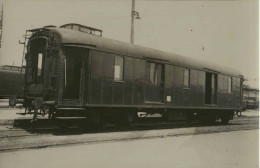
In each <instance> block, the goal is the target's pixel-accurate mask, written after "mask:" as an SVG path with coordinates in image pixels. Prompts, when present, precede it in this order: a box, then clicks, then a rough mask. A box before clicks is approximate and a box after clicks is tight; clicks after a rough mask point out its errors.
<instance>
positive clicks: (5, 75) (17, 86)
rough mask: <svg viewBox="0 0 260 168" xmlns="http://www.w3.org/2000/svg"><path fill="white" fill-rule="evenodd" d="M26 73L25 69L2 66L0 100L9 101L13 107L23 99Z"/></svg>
mask: <svg viewBox="0 0 260 168" xmlns="http://www.w3.org/2000/svg"><path fill="white" fill-rule="evenodd" d="M24 73H25V68H24V67H18V66H12V65H4V66H0V99H9V106H11V107H13V106H15V105H16V103H19V100H20V99H21V98H23V95H24V91H23V86H24ZM20 103H21V102H20Z"/></svg>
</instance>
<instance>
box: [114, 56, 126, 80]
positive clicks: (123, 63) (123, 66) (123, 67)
mask: <svg viewBox="0 0 260 168" xmlns="http://www.w3.org/2000/svg"><path fill="white" fill-rule="evenodd" d="M114 58H115V59H114V67H113V68H114V72H113V81H114V82H124V70H125V58H124V57H123V56H120V55H115V57H114ZM116 58H122V67H120V72H122V74H120V72H119V76H120V77H119V79H117V78H115V77H116V76H115V72H116Z"/></svg>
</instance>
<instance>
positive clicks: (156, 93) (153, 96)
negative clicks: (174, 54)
mask: <svg viewBox="0 0 260 168" xmlns="http://www.w3.org/2000/svg"><path fill="white" fill-rule="evenodd" d="M163 72H164V66H163V65H162V64H159V63H153V62H146V74H145V76H146V87H145V102H155V103H162V102H163V97H164V96H163V94H164V73H163Z"/></svg>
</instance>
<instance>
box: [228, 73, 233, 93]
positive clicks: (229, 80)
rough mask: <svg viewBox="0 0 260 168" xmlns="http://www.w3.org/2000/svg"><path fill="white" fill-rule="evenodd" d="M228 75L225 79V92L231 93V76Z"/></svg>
mask: <svg viewBox="0 0 260 168" xmlns="http://www.w3.org/2000/svg"><path fill="white" fill-rule="evenodd" d="M227 77H228V80H227V92H228V93H233V87H232V85H233V81H232V77H230V76H227Z"/></svg>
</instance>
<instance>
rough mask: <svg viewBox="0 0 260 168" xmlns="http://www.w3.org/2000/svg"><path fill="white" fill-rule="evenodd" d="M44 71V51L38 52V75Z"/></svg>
mask: <svg viewBox="0 0 260 168" xmlns="http://www.w3.org/2000/svg"><path fill="white" fill-rule="evenodd" d="M41 73H42V53H39V54H38V66H37V76H41Z"/></svg>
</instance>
